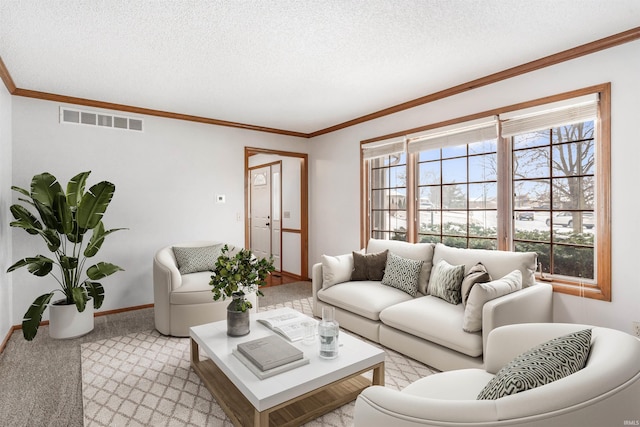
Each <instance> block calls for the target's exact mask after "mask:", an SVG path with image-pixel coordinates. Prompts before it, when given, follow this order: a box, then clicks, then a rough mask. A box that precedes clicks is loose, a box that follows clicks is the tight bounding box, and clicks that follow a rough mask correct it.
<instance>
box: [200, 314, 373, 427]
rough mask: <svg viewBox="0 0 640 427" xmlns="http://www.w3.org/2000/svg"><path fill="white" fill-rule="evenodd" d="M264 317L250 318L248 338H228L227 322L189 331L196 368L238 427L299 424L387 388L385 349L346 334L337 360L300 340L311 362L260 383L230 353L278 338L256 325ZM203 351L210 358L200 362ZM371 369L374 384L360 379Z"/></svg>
mask: <svg viewBox="0 0 640 427" xmlns="http://www.w3.org/2000/svg"><path fill="white" fill-rule="evenodd" d="M277 310H278V311H283V310H287V309H277ZM265 313H267V312H262V313H257V314H251V317H252V318H251V333H250V334H249V335H246V336H244V337H229V336H227V324H226V323H227V322H226V321H224V320H223V321H220V322H214V323H208V324H205V325H199V326H194V327H192V328H191V329H190V336H191V366H192V368H193V370H194V371H195V372H196V373H197V374H198V376H199V377H200V378H201V379H202V381H203V382H204V384H205V385H206V387H207V389H209V391H210V392H211V394H212V395H213V396H214V397H215V399H216V400H217V402H218V403H219V404H220V406H221V407H222V409H223V410H224V411H225V412H226V414H227V416H229V418H230V419H231V421H232V422H233V424H234V425H236V426H265V427H266V426H269V425H274V426H297V425H300V424H302V423H304V422H306V421H310V420H312V419H315V418H317V417H319V416H321V415H323V414H326V413H327V412H330V411H332V410H334V409H335V408H338V407H340V406H342V405H344V404H346V403H348V402H350V401H352V400H354V399H355V398H356V397H357V396H358V394H360V392H361V391H362V390H364V389H365V388H366V387H368V386H370V385H372V384H376V385H384V358H385V353H384V351H383V350H382V349H380V348H377V347H375V346H373V345H371V344H368V343H366V342H365V341H363V340H361V339H359V338H356V337H354V336H352V335H349V334H347V333H345V332H344V331H342V330H341V331H340V337H339V340H340V354H339V356H338V357H337V358H336V359H333V360H325V359H322V358H320V357H319V356H318V354H317V353H318V343H317V342H316V343H315V344H312V345H305V344H303V343H302V342H295V343H293V345H295V346H296V347H298V348H299V349H300V350H302V351H303V352H304V355H305V357H307V358H309V360H310V363H309V364H308V365H304V366H300V367H298V368H295V369H292V370H291V371H288V372H284V373H281V374H278V375H275V376H273V377H270V378H266V379H264V380H260V379H258V377H256V376H255V375H254V374H253V373H252V372H251V371H249V369H248V368H247V367H246V366H244V365H243V364H242V362H240V360H238V359H237V358H236V357H235V356H233V355H232V354H231V350H233V349H235V348H236V346H237V345H238V343H241V342H244V341H249V340H252V339H256V338H260V337H264V336H266V335H269V334H273V332H272V331H271V330H269V329H268V328H267V327H266V326H264V325H262V324H261V323H258V322H257V321H256V319H257V318H259V317H260V316H264V315H265ZM268 313H269V314H273V313H274V312H273V311H270V312H268ZM316 341H317V340H316ZM200 348H201V349H202V350H203V351H204V353H205V354H206V355H207V356H208V357H209V360H207V359H205V360H200V357H199V349H200ZM368 371H373V373H372V379H371V380H369V379H367V378H366V377H364V376H363V375H361V374H363V373H365V372H368Z"/></svg>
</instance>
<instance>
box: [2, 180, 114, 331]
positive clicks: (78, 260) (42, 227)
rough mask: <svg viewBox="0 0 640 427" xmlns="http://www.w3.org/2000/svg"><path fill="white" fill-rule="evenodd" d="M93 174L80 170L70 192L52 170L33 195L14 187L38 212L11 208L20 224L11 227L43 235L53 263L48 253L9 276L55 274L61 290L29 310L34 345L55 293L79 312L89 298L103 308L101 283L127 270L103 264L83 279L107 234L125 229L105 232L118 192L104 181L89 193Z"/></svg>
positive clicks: (25, 324)
mask: <svg viewBox="0 0 640 427" xmlns="http://www.w3.org/2000/svg"><path fill="white" fill-rule="evenodd" d="M90 173H91V172H90V171H88V172H81V173H79V174H78V175H76V176H74V177H73V178H71V180H70V181H69V183H68V184H67V191H66V193H65V191H64V190H63V189H62V186H61V185H60V183H59V182H58V180H57V179H56V177H55V176H53V175H51V174H50V173H48V172H44V173H42V174H39V175H35V176H34V177H33V179H32V180H31V191H30V192H29V191H27V190H25V189H22V188H20V187H16V186H12V187H11V189H12V190H14V191H17V192H18V193H20V194H21V195H22V196H24V197H20V198H19V200H20V201H21V202H23V203H24V204H26V205H27V207H30V208H32V209H35V214H34V213H32V212H31V211H30V210H29V209H27V207H25V206H23V205H21V204H15V205H12V206H11V207H10V210H11V214H12V215H13V217H14V218H15V221H13V222H11V224H10V225H11V226H12V227H18V228H22V229H23V230H25V231H26V232H27V233H29V234H30V235H34V236H40V237H41V238H42V239H43V240H44V242H45V243H46V245H47V248H48V249H49V251H50V252H51V253H53V255H54V256H53V258H54V259H51V258H48V257H46V256H44V255H36V256H34V257H27V258H23V259H21V260H19V261H18V262H16V263H15V264H13V265H12V266H11V267H9V269H8V270H7V272H12V271H14V270H16V269H18V268H21V267H27V270H29V273H31V274H33V275H35V276H39V277H44V276H47V275H51V276H53V277H54V278H55V279H56V281H57V282H58V284H59V285H60V289H55V290H53V291H51V292H49V293H46V294H43V295H40V296H39V297H38V298H36V299H35V301H33V303H32V304H31V306H30V307H29V308H28V309H27V312H26V313H25V315H24V319H23V320H22V331H23V335H24V337H25V339H27V340H29V341H30V340H32V339H33V338H34V337H35V336H36V334H37V333H38V327H39V326H40V322H41V321H42V315H43V313H44V311H45V310H46V308H47V307H48V305H49V303H50V301H51V298H53V295H54V293H55V292H56V291H61V292H62V293H63V294H64V301H65V303H66V304H75V305H76V308H77V309H78V311H79V312H82V311H84V309H85V307H86V304H87V300H88V298H89V297H90V298H93V304H94V307H95V308H100V306H101V305H102V302H103V300H104V288H103V287H102V285H101V284H100V283H99V282H97V281H96V280H100V279H103V278H105V277H107V276H110V275H111V274H113V273H115V272H116V271H122V268H120V267H118V266H117V265H114V264H110V263H107V262H98V263H96V264H94V265H91V266H90V267H88V268H87V269H86V276H87V277H86V278H84V276H83V272H85V263H86V261H87V258H92V257H93V256H95V255H96V254H97V253H98V251H99V250H100V248H101V247H102V244H103V242H104V239H105V237H106V236H108V235H109V234H111V233H113V232H115V231H118V230H122V228H117V229H111V230H105V228H104V224H103V222H102V217H103V215H104V213H105V211H106V210H107V207H108V206H109V203H110V202H111V199H112V198H113V194H114V193H115V189H116V187H115V185H113V184H112V183H110V182H107V181H102V182H99V183H97V184H95V185H93V186H92V187H91V188H89V190H88V191H87V192H85V185H86V182H87V178H88V177H89V174H90ZM36 215H37V216H36ZM38 217H39V218H38ZM89 230H92V234H91V238H90V239H89V240H88V241H87V239H86V238H85V234H86V233H87V232H88V231H89ZM54 266H57V267H58V268H57V269H58V270H59V276H57V275H56V274H54V272H53V271H54Z"/></svg>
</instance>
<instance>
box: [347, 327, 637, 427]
mask: <svg viewBox="0 0 640 427" xmlns="http://www.w3.org/2000/svg"><path fill="white" fill-rule="evenodd" d="M585 328H591V348H590V352H589V355H588V358H587V360H586V365H585V366H584V368H582V369H581V370H579V371H577V372H575V373H573V374H571V375H568V376H566V377H564V378H561V379H557V380H555V381H553V382H551V383H549V384H545V385H540V386H538V387H537V388H532V389H530V390H525V391H520V392H519V393H516V394H511V395H507V396H503V397H499V398H497V399H495V400H478V399H477V396H478V394H479V393H480V391H481V390H482V389H483V388H484V386H485V385H486V384H487V383H488V382H489V381H490V380H491V379H493V378H494V376H495V375H496V373H497V372H498V371H499V370H500V369H501V368H502V367H503V366H505V365H506V364H508V362H509V361H511V360H512V359H513V358H514V357H516V356H518V355H519V354H521V353H523V352H525V351H527V350H529V349H531V348H532V347H535V346H538V345H540V344H541V343H544V342H546V341H548V340H551V339H553V338H556V337H559V336H563V335H566V334H568V333H572V332H576V331H580V330H583V329H585ZM485 362H486V370H485V369H463V370H456V371H448V372H442V373H438V374H434V375H430V376H428V377H425V378H422V379H420V380H418V381H416V382H414V383H412V384H410V385H408V386H407V387H405V388H404V390H402V391H398V390H392V389H390V388H386V387H381V386H373V387H369V388H367V389H365V390H364V391H363V392H362V393H361V394H360V395H359V396H358V398H357V400H356V405H355V412H354V424H355V426H356V427H360V426H362V427H387V426H394V427H418V426H421V427H424V426H447V427H462V426H464V427H488V426H497V427H501V426H502V427H503V426H518V427H568V426H584V427H590V426H592V427H602V426H623V425H638V420H640V405H639V403H640V400H639V397H640V340H638V339H636V338H635V337H633V336H631V335H629V334H625V333H623V332H620V331H616V330H613V329H608V328H600V327H591V326H586V325H576V324H559V323H556V324H553V323H545V324H535V323H528V324H519V325H509V326H504V327H500V328H498V329H496V330H494V331H492V332H491V333H490V334H489V339H488V343H487V353H486V357H485Z"/></svg>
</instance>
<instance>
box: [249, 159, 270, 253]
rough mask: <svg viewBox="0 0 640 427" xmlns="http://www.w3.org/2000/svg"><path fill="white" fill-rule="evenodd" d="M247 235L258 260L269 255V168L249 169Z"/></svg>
mask: <svg viewBox="0 0 640 427" xmlns="http://www.w3.org/2000/svg"><path fill="white" fill-rule="evenodd" d="M250 174H251V175H250V177H251V189H250V191H251V199H250V204H251V206H250V217H249V223H250V228H249V233H250V237H251V240H250V242H251V251H252V252H253V253H254V254H255V255H256V256H257V257H258V258H269V256H270V255H271V167H269V166H265V167H261V168H258V169H251V171H250Z"/></svg>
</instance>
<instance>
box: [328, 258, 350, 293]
mask: <svg viewBox="0 0 640 427" xmlns="http://www.w3.org/2000/svg"><path fill="white" fill-rule="evenodd" d="M352 270H353V255H352V254H345V255H338V256H329V255H322V289H327V288H329V287H331V286H333V285H337V284H338V283H342V282H348V281H349V280H351V271H352Z"/></svg>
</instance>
